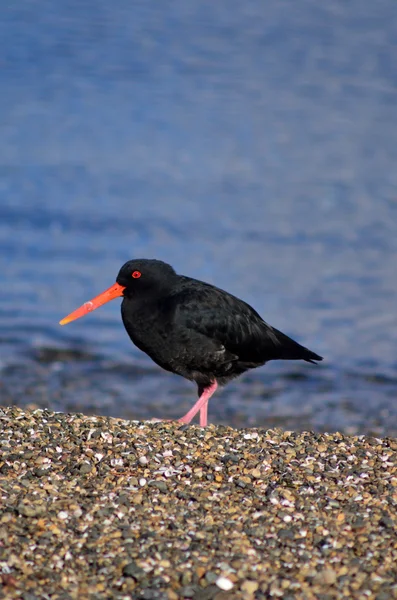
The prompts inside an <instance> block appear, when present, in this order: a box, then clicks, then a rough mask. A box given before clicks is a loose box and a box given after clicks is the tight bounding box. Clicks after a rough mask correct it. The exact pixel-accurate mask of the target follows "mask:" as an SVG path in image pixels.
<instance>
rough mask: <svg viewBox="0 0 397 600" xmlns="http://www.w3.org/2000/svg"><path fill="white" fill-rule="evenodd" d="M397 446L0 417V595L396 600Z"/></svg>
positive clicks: (99, 420) (29, 598)
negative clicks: (394, 599)
mask: <svg viewBox="0 0 397 600" xmlns="http://www.w3.org/2000/svg"><path fill="white" fill-rule="evenodd" d="M396 505H397V440H394V439H388V438H384V439H379V438H369V437H364V436H361V437H349V436H344V435H342V434H339V433H332V434H315V433H293V432H286V431H281V430H278V429H277V430H264V429H242V430H236V429H232V428H229V427H223V426H213V425H212V426H209V427H208V428H206V429H202V428H200V427H198V426H191V427H181V426H180V424H178V423H175V422H160V423H158V422H157V423H150V422H144V423H139V422H131V421H124V420H121V419H112V418H106V417H87V416H84V415H81V414H73V415H71V414H62V413H54V412H49V411H47V410H34V411H28V410H21V409H19V408H16V407H12V408H3V409H0V598H4V599H7V600H8V599H10V600H11V599H14V598H15V599H18V600H19V599H22V600H36V599H39V598H50V599H51V600H56V599H58V600H69V599H71V600H73V599H79V600H80V599H82V598H87V599H89V600H91V599H92V600H102V599H104V600H105V599H108V598H117V599H120V600H121V599H129V598H133V599H140V598H142V599H147V600H151V599H153V600H154V599H159V600H178V599H179V598H193V599H195V600H212V599H216V600H225V599H226V600H227V599H228V598H230V599H233V598H235V599H236V600H238V599H244V600H251V599H262V598H263V599H265V598H282V599H283V600H293V599H301V600H311V599H313V600H332V599H334V598H348V599H350V598H351V599H355V598H357V599H360V600H362V599H363V598H364V599H374V600H389V599H393V598H397V583H396V581H397V566H396V565H397V510H396Z"/></svg>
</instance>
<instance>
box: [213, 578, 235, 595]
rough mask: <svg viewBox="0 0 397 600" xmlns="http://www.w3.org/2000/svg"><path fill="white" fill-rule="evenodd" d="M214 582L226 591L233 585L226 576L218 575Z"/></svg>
mask: <svg viewBox="0 0 397 600" xmlns="http://www.w3.org/2000/svg"><path fill="white" fill-rule="evenodd" d="M215 584H216V585H217V586H218V588H219V589H221V590H223V591H224V592H228V591H229V590H231V589H232V588H233V586H234V583H233V582H232V581H230V579H228V578H227V577H218V579H217V580H216V581H215Z"/></svg>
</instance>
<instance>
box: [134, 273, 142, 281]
mask: <svg viewBox="0 0 397 600" xmlns="http://www.w3.org/2000/svg"><path fill="white" fill-rule="evenodd" d="M141 275H142V273H141V272H140V271H133V273H132V277H133V278H134V279H138V278H139V277H140V276H141Z"/></svg>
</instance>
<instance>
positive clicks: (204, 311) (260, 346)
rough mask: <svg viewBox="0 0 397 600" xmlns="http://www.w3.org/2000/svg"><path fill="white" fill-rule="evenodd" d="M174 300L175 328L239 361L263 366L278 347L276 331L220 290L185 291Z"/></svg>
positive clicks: (194, 289) (187, 289)
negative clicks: (214, 342) (212, 342)
mask: <svg viewBox="0 0 397 600" xmlns="http://www.w3.org/2000/svg"><path fill="white" fill-rule="evenodd" d="M174 300H175V307H176V308H175V314H174V318H175V320H176V322H177V323H178V324H180V325H181V326H183V327H186V328H188V329H190V330H192V331H195V332H197V333H200V334H201V335H204V336H205V337H207V338H209V339H211V340H217V341H218V342H220V343H221V344H222V345H223V346H224V347H225V348H226V350H227V351H228V352H231V353H232V354H235V355H236V356H237V357H238V359H239V360H240V361H244V362H252V363H262V362H265V361H266V360H268V358H267V356H269V357H270V355H274V353H275V351H276V349H277V348H278V347H280V346H281V342H280V341H279V338H278V335H277V333H278V332H277V330H274V329H273V328H272V327H271V326H270V325H268V324H267V323H265V321H263V319H262V318H261V317H260V315H259V314H258V313H257V312H256V311H255V310H254V309H253V308H252V307H251V306H249V304H247V303H246V302H244V301H243V300H240V299H239V298H236V297H234V296H231V295H230V294H228V293H226V292H224V291H223V290H220V289H218V288H215V287H213V286H209V285H208V286H207V285H204V286H200V288H198V289H197V288H192V289H189V288H186V289H183V290H181V291H179V293H178V297H176V298H175V299H174ZM276 332H277V333H276ZM285 337H286V336H285Z"/></svg>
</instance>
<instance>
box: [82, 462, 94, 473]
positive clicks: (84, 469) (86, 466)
mask: <svg viewBox="0 0 397 600" xmlns="http://www.w3.org/2000/svg"><path fill="white" fill-rule="evenodd" d="M91 470H92V466H91V465H90V463H87V462H84V463H83V464H82V465H80V469H79V471H80V473H81V474H82V475H86V474H87V473H91Z"/></svg>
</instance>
